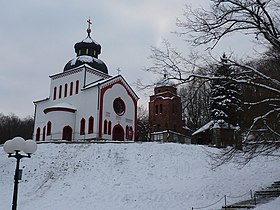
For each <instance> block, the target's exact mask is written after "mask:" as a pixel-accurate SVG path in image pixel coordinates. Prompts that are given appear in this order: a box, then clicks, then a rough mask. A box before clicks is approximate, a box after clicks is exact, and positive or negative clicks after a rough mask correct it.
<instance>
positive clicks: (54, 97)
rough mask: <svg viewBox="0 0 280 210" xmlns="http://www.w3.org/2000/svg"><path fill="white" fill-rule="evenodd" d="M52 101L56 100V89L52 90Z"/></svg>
mask: <svg viewBox="0 0 280 210" xmlns="http://www.w3.org/2000/svg"><path fill="white" fill-rule="evenodd" d="M53 100H56V87H54V88H53Z"/></svg>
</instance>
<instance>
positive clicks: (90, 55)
mask: <svg viewBox="0 0 280 210" xmlns="http://www.w3.org/2000/svg"><path fill="white" fill-rule="evenodd" d="M88 23H89V28H88V29H87V33H88V36H87V37H86V38H85V39H84V40H82V41H81V42H78V43H76V44H75V45H74V49H75V53H76V56H77V57H76V58H74V59H72V60H70V61H69V62H68V63H67V64H66V65H65V67H64V70H63V71H64V72H65V71H69V70H71V69H73V68H76V67H78V66H81V65H83V64H88V65H89V66H91V67H92V68H94V69H96V70H99V71H101V72H103V73H105V74H108V69H107V66H106V65H105V63H104V62H103V61H101V60H100V59H98V55H99V54H100V53H101V45H100V44H98V43H97V42H96V41H94V40H93V39H92V38H91V37H90V32H91V29H90V24H91V23H90V20H88Z"/></svg>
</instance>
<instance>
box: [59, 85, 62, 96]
mask: <svg viewBox="0 0 280 210" xmlns="http://www.w3.org/2000/svg"><path fill="white" fill-rule="evenodd" d="M61 94H62V85H59V93H58V98H61Z"/></svg>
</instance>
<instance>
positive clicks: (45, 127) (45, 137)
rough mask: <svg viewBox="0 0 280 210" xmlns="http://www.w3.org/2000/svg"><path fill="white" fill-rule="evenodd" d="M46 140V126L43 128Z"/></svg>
mask: <svg viewBox="0 0 280 210" xmlns="http://www.w3.org/2000/svg"><path fill="white" fill-rule="evenodd" d="M45 139H46V126H44V127H43V141H45Z"/></svg>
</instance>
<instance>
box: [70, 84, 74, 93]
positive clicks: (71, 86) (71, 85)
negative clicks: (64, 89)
mask: <svg viewBox="0 0 280 210" xmlns="http://www.w3.org/2000/svg"><path fill="white" fill-rule="evenodd" d="M72 95H73V82H71V83H70V96H72Z"/></svg>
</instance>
